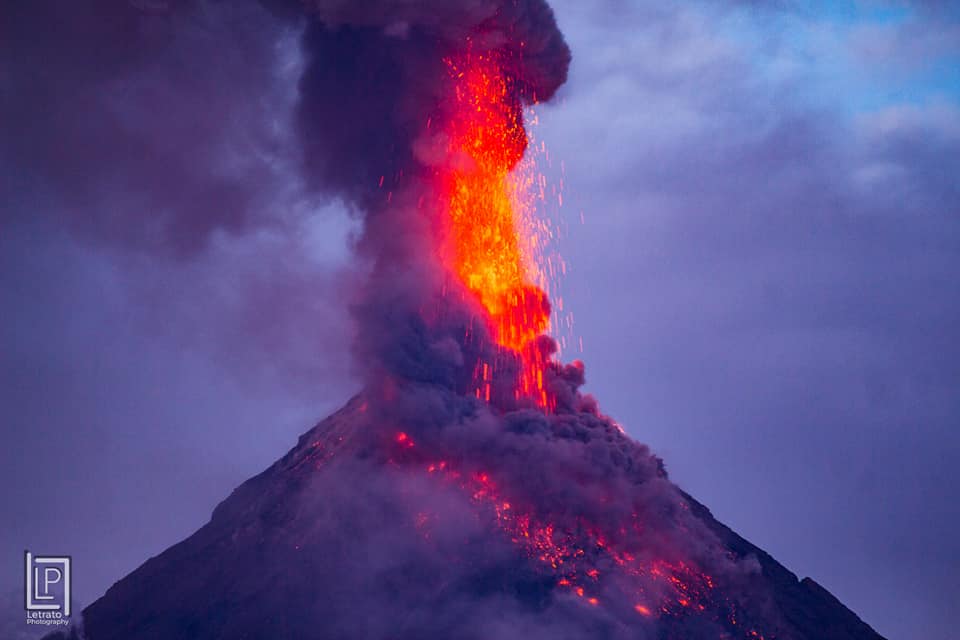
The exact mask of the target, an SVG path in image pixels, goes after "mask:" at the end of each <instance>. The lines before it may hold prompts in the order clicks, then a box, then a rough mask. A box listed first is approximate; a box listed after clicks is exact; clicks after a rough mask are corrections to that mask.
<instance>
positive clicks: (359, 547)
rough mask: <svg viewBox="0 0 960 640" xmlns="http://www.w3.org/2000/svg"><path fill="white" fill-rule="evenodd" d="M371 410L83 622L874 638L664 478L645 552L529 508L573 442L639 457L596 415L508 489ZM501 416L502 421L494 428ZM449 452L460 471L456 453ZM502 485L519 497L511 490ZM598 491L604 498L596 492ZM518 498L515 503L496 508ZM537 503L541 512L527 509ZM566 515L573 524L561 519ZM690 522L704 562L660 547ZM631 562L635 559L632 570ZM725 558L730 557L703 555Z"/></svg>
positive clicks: (237, 498)
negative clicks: (711, 543)
mask: <svg viewBox="0 0 960 640" xmlns="http://www.w3.org/2000/svg"><path fill="white" fill-rule="evenodd" d="M427 397H428V398H431V399H432V400H433V401H436V402H445V403H448V404H447V405H446V406H440V405H438V408H437V409H436V413H438V414H442V415H444V416H446V415H448V414H449V412H450V411H451V408H450V407H457V406H459V405H460V403H461V399H459V398H458V397H456V396H454V395H453V394H452V393H451V394H449V395H448V394H447V393H443V392H435V390H432V391H431V395H429V396H427ZM421 399H422V398H421ZM460 410H463V409H462V407H461V408H460V409H455V410H453V411H454V413H456V411H460ZM471 410H474V409H471ZM401 413H402V412H401ZM428 413H430V412H428ZM524 415H525V416H526V417H527V418H529V419H530V420H533V419H534V417H533V416H531V415H530V414H524ZM540 419H541V420H542V416H541V417H540ZM517 420H519V418H518V417H517V416H513V417H510V416H503V417H500V418H497V419H496V420H494V421H493V423H491V424H493V425H494V426H492V427H491V426H490V424H487V426H486V427H482V426H479V425H480V423H475V422H469V423H467V424H464V425H463V432H462V433H463V434H467V433H470V434H471V435H472V434H474V433H476V432H477V431H482V430H483V429H484V428H487V429H492V430H493V431H492V432H491V433H492V435H490V436H489V437H491V438H496V439H498V440H504V439H509V440H518V441H519V442H520V443H521V445H519V446H517V447H516V448H515V449H511V451H514V450H517V451H520V450H524V451H525V450H529V447H528V446H527V445H528V444H529V441H528V440H527V439H528V438H529V437H530V436H529V431H530V427H529V424H528V423H522V424H523V425H526V426H523V427H522V428H521V427H518V426H517V425H518V424H521V423H519V422H517ZM385 421H386V420H385V419H384V417H383V415H382V414H379V413H378V412H377V411H376V410H375V409H374V408H372V407H370V406H368V402H367V399H366V398H365V397H363V396H358V397H355V398H354V399H352V400H351V401H350V402H349V403H348V404H347V405H346V406H345V407H344V408H342V409H341V410H340V411H338V412H336V413H335V414H333V415H331V416H330V417H328V418H327V419H325V420H324V421H322V422H321V423H320V424H318V425H317V426H315V427H314V428H313V429H311V430H310V431H308V432H307V433H305V434H304V435H303V436H302V437H301V438H300V439H299V442H298V443H297V445H296V446H295V447H294V448H293V449H292V450H291V451H290V452H289V453H287V454H286V455H285V456H284V457H283V458H281V459H280V460H278V461H277V462H276V463H274V464H273V465H272V466H271V467H269V468H268V469H267V470H265V471H264V472H262V473H260V474H259V475H257V476H255V477H253V478H251V479H249V480H248V481H246V482H245V483H243V484H242V485H240V486H239V487H238V488H237V489H236V490H234V492H233V493H232V494H231V495H230V496H229V497H228V498H227V499H226V500H224V501H223V502H222V503H221V504H220V505H219V506H217V508H216V509H215V510H214V512H213V516H212V518H211V520H210V522H208V523H207V524H206V525H204V526H203V527H202V528H201V529H200V530H199V531H197V532H196V533H194V534H193V535H192V536H190V537H189V538H187V539H186V540H184V541H182V542H180V543H178V544H176V545H174V546H172V547H170V548H169V549H167V550H166V551H164V552H163V553H161V554H160V555H158V556H156V557H154V558H151V559H149V560H147V561H146V562H145V563H144V564H143V565H142V566H141V567H139V568H138V569H136V570H135V571H133V572H132V573H131V574H129V575H128V576H126V577H125V578H123V579H122V580H120V581H119V582H117V583H116V584H114V585H113V586H112V587H111V588H110V589H109V590H108V591H107V592H106V594H105V595H104V596H103V597H102V598H100V599H99V600H97V601H96V602H94V603H93V604H91V605H90V606H89V607H87V608H86V609H85V610H84V611H83V625H84V628H83V634H84V637H86V638H87V639H88V640H176V639H191V640H205V639H211V640H212V639H214V638H216V639H220V640H233V639H251V640H252V639H268V638H269V639H271V640H277V639H283V638H298V639H299V638H384V639H386V638H397V639H400V638H404V639H405V638H418V639H423V638H438V639H439V638H519V637H523V638H525V639H530V638H541V637H543V638H768V639H769V638H794V639H798V640H882V639H881V637H880V636H879V635H878V634H877V633H876V632H874V631H873V630H872V629H871V628H870V627H869V626H868V625H867V624H865V623H864V622H863V621H861V620H860V619H859V618H858V617H857V616H856V615H855V614H854V613H853V612H852V611H850V610H849V609H847V608H846V607H845V606H844V605H843V604H842V603H841V602H840V601H838V600H837V599H836V598H835V597H833V596H832V595H831V594H830V593H829V592H827V591H826V589H824V588H823V587H821V586H820V585H818V584H817V583H816V582H814V581H813V580H811V579H810V578H804V579H803V580H798V579H797V577H796V576H795V575H794V574H793V573H791V572H790V571H789V570H787V569H786V568H784V567H783V566H782V565H781V564H779V563H778V562H777V561H776V560H775V559H773V558H772V557H771V556H770V555H768V554H767V553H765V552H764V551H763V550H761V549H759V548H757V547H755V546H754V545H752V544H750V543H749V542H748V541H746V540H745V539H743V538H741V537H740V536H738V535H737V534H736V533H734V532H733V531H731V530H730V529H729V528H727V527H726V526H724V525H723V524H721V523H720V522H718V521H717V520H716V519H714V518H713V516H712V515H711V514H710V511H709V510H708V509H707V508H706V507H704V506H703V505H701V504H700V503H698V502H697V501H696V500H694V499H693V498H692V497H690V496H689V495H687V494H685V493H683V492H680V491H679V490H676V489H671V491H672V492H674V493H675V495H676V496H678V501H679V504H680V505H681V508H680V510H679V511H680V512H681V513H682V514H685V515H684V516H683V517H689V518H690V520H689V521H687V520H683V519H682V518H678V517H677V516H672V515H670V513H671V512H670V511H669V509H666V508H662V505H663V504H666V503H665V502H664V501H663V498H662V497H658V502H657V504H658V505H660V506H658V509H662V510H661V512H662V513H663V514H665V515H664V516H663V517H664V519H665V520H667V519H671V518H673V519H674V520H673V521H675V522H676V523H681V524H679V525H671V526H670V527H663V528H658V526H659V525H658V526H653V525H650V526H649V527H646V528H645V529H644V530H645V531H647V530H648V529H651V528H652V529H653V530H655V531H656V532H657V533H656V536H653V535H652V534H645V535H648V537H646V538H642V539H643V540H645V541H653V540H660V539H661V538H662V539H664V540H666V542H644V543H643V544H644V545H648V546H650V545H652V546H656V547H657V550H656V551H655V552H653V555H651V556H650V557H649V558H646V559H644V560H642V562H641V561H639V560H636V557H638V555H642V549H640V550H638V549H639V547H637V548H634V547H631V551H630V554H629V555H628V554H627V553H626V552H620V551H618V550H617V549H618V548H621V547H622V548H627V545H629V544H630V542H629V540H630V537H629V536H625V537H623V538H622V540H620V541H618V540H617V536H616V534H609V535H608V533H605V532H599V531H600V529H593V528H591V527H592V525H584V524H583V522H584V519H583V516H582V514H573V515H572V516H569V518H568V517H567V516H564V515H550V514H556V513H558V512H557V511H556V509H555V507H553V506H551V507H549V508H547V507H545V508H544V509H543V510H542V513H541V512H540V510H538V508H537V507H536V505H535V506H533V507H524V506H523V500H524V499H525V498H523V497H522V496H524V495H526V496H534V497H535V498H536V500H539V501H541V502H543V503H546V502H548V500H550V499H551V498H556V499H557V501H556V503H555V504H557V505H563V504H566V503H567V502H568V501H569V500H570V498H569V496H566V497H565V496H564V495H559V496H555V495H553V494H554V493H555V492H557V491H560V492H566V493H568V494H569V492H568V491H567V490H566V489H564V487H566V482H567V481H566V480H563V481H561V480H556V479H554V478H553V477H552V476H551V474H556V473H558V469H560V470H569V473H570V474H572V475H573V476H577V477H576V478H574V479H573V480H571V481H570V482H571V483H573V484H571V486H577V487H582V486H585V485H586V484H589V480H588V479H585V477H584V476H583V473H582V472H581V471H579V468H578V467H577V458H578V457H582V456H584V455H587V454H589V455H590V456H591V457H592V459H591V461H590V465H591V467H590V468H601V469H602V468H604V465H605V464H607V463H606V462H605V461H604V460H605V459H604V458H603V457H602V456H601V455H600V453H603V452H614V454H611V456H610V459H612V460H618V459H619V458H618V457H617V455H615V452H618V451H627V452H628V453H629V452H630V451H633V449H631V447H634V448H637V447H639V448H638V449H636V451H637V452H639V453H636V454H635V455H637V456H643V455H646V456H648V455H649V454H647V453H644V451H645V449H644V448H642V447H641V446H640V445H636V443H633V442H632V441H630V440H629V439H628V438H627V437H626V436H625V435H623V434H622V433H621V432H619V431H617V430H615V429H611V428H608V426H609V424H610V423H609V422H604V421H602V420H597V421H595V422H591V423H590V424H591V425H592V426H590V427H589V428H588V429H587V430H586V431H585V432H584V433H585V434H584V433H581V432H580V431H578V430H577V428H571V429H569V432H563V431H562V429H561V428H560V427H559V426H558V425H559V424H560V422H559V420H558V421H554V422H552V423H549V426H548V427H545V428H549V429H552V430H553V433H552V434H551V435H549V437H550V440H549V441H550V442H552V443H554V444H555V445H557V446H558V447H559V448H558V449H556V452H555V453H554V454H550V455H554V457H559V456H561V455H562V456H567V458H566V459H564V460H562V461H560V462H561V464H559V465H557V464H554V463H556V462H557V460H556V459H554V458H549V457H548V456H547V455H545V454H544V453H543V451H539V452H538V453H537V455H535V456H528V457H525V458H524V459H523V465H524V466H525V467H526V470H527V471H528V472H529V473H530V475H529V476H528V477H529V478H531V480H529V481H528V482H527V483H526V484H528V485H529V484H533V483H535V482H536V478H543V479H544V483H543V486H544V487H546V489H544V490H543V491H541V490H539V489H538V490H529V491H527V490H523V491H521V490H511V487H510V486H509V485H508V484H505V483H502V486H501V485H496V488H495V489H494V488H492V487H494V486H495V485H494V484H493V482H494V481H493V480H490V479H489V478H487V474H486V473H485V472H481V473H477V472H476V471H471V470H468V469H469V460H470V459H471V457H472V456H475V455H480V456H481V457H482V454H477V453H476V452H477V451H480V450H481V449H480V448H478V447H475V446H473V445H469V444H468V445H464V444H463V443H464V442H465V441H466V440H465V439H464V436H463V435H461V436H458V437H459V438H460V439H459V440H458V441H457V442H458V444H459V445H462V446H464V448H465V452H464V456H463V459H462V460H459V461H458V460H457V458H456V455H455V452H454V455H450V456H448V458H447V459H444V460H435V459H434V458H433V457H432V456H433V453H434V452H435V451H438V450H440V448H439V447H437V446H436V445H432V444H431V443H430V439H431V438H432V437H434V436H435V435H436V434H437V433H442V429H441V430H438V429H437V428H436V426H435V425H434V427H432V429H434V430H433V431H431V430H430V429H427V428H425V427H423V426H422V425H419V426H418V425H414V426H413V428H411V429H410V430H409V431H403V430H401V429H402V428H405V427H404V425H402V424H390V425H384V422H385ZM398 422H400V421H398ZM581 423H584V424H586V422H584V421H583V420H581ZM499 424H509V425H512V426H511V427H510V428H508V429H506V430H505V431H503V432H498V431H496V428H497V427H496V425H499ZM605 425H607V426H605ZM568 426H569V425H568ZM431 434H433V435H431ZM557 434H560V435H557ZM488 435H489V434H488ZM538 437H539V436H538ZM421 449H426V450H428V451H429V453H428V454H420V453H419V452H420V450H421ZM448 453H449V452H448ZM497 455H499V456H501V457H503V458H507V457H509V455H508V454H505V453H503V451H500V452H499V453H498V454H497ZM511 455H512V454H511ZM630 455H634V454H630ZM630 455H627V456H626V458H625V459H626V460H627V462H623V463H618V464H619V466H617V467H616V468H615V469H614V471H604V475H603V476H602V477H603V478H604V482H608V483H610V485H611V486H614V485H616V484H617V483H619V482H620V479H619V475H618V473H619V472H617V471H616V469H630V468H632V467H635V464H634V463H631V462H629V460H630V459H631V458H630ZM418 456H419V457H418ZM638 459H639V458H638ZM484 464H487V462H485V463H484ZM457 466H459V467H460V468H462V469H463V470H462V471H451V469H452V468H454V467H457ZM490 466H491V467H496V468H498V469H499V468H500V467H497V465H496V464H494V463H490ZM561 473H566V471H561ZM490 475H491V476H493V475H494V472H493V471H491V474H490ZM499 477H501V478H504V477H506V476H504V475H503V474H502V473H501V474H500V476H499ZM658 482H665V483H666V484H669V483H668V482H667V481H666V480H665V475H664V474H660V475H659V476H656V477H648V478H647V479H645V480H643V481H642V482H638V483H635V484H631V485H630V486H629V488H628V489H627V490H626V492H627V493H643V492H647V491H650V490H651V488H650V487H652V486H653V485H656V484H657V483H658ZM669 486H670V487H673V485H669ZM478 487H479V488H478ZM525 491H526V493H525ZM658 491H659V489H658ZM658 495H659V494H658ZM671 495H673V494H671ZM491 496H492V498H491ZM506 496H509V497H510V498H511V499H513V498H514V497H515V496H520V497H518V498H517V501H516V502H515V503H513V504H508V503H507V502H506V500H507V497H506ZM547 496H550V497H547ZM596 499H597V500H598V501H599V502H601V503H603V502H604V500H605V498H604V496H602V495H600V494H599V493H597V494H596ZM490 505H493V506H492V507H491V506H490ZM601 508H602V507H601ZM551 509H553V511H551ZM560 509H561V510H562V507H560ZM517 510H522V511H523V515H517V516H513V515H510V514H511V512H513V511H517ZM581 511H582V509H581ZM598 513H600V511H598ZM543 514H547V515H543ZM648 515H649V514H648ZM551 517H552V518H554V519H553V520H550V522H551V524H549V525H545V526H540V525H537V524H536V522H537V521H538V519H540V518H551ZM511 518H513V519H511ZM645 518H647V519H649V517H648V516H645ZM651 521H652V520H651ZM554 522H555V523H557V524H553V523H554ZM571 522H576V523H578V524H577V525H567V524H564V523H571ZM517 523H519V524H517ZM684 523H685V524H684ZM691 523H693V524H691ZM696 523H700V524H701V525H703V530H704V531H705V532H706V533H697V534H696V536H697V539H698V540H715V541H718V544H719V546H718V547H717V548H718V549H719V550H720V551H719V553H715V552H712V553H715V555H717V556H718V557H719V558H720V559H719V560H716V561H715V562H714V564H710V561H708V560H704V559H703V558H708V557H709V556H708V555H707V554H705V553H703V554H700V555H697V554H696V553H693V552H688V551H684V553H690V554H692V555H690V557H696V558H699V559H696V560H690V561H689V562H686V563H683V562H679V561H676V560H675V559H674V558H673V557H671V559H670V561H669V562H666V561H664V562H661V561H660V559H659V558H660V556H659V555H658V554H661V553H668V552H667V551H663V550H666V549H673V548H680V549H684V550H689V549H694V548H697V549H699V548H703V547H705V543H704V544H701V546H700V547H694V546H693V545H692V544H688V543H684V544H681V543H679V542H677V541H676V540H674V539H673V538H680V537H683V536H693V535H694V533H695V532H696V531H698V529H697V526H699V525H697V524H696ZM604 526H606V525H604ZM561 529H563V530H564V533H562V534H561V533H559V531H560V530H561ZM544 531H546V532H548V533H547V534H544ZM691 532H694V533H691ZM631 535H632V534H631ZM545 536H546V537H545ZM530 540H534V542H530ZM618 545H620V547H618ZM624 557H626V558H627V560H623V559H622V558H624ZM635 561H636V562H641V564H642V567H644V568H641V569H637V570H634V569H633V568H632V567H633V566H634V565H633V564H630V563H632V562H635ZM725 563H726V564H725ZM641 564H638V565H636V566H641ZM694 564H697V566H698V567H702V566H710V567H712V570H713V571H714V573H712V574H711V575H710V576H709V577H703V578H701V577H699V576H706V574H705V573H701V572H700V569H697V570H696V571H694V570H693V569H690V567H691V566H693V565H694ZM723 566H729V567H736V568H737V569H728V570H722V569H717V567H723ZM743 567H746V569H744V570H743V572H742V573H738V572H739V571H740V569H739V568H743ZM704 584H705V585H706V586H703V585H704ZM638 585H639V586H638ZM637 594H641V595H640V596H638V595H637ZM638 597H641V598H643V599H642V600H637V598H638ZM71 633H73V634H74V637H76V635H77V634H78V631H77V630H73V631H72V632H71ZM66 635H69V634H66ZM64 637H65V634H63V633H61V634H59V635H57V634H55V635H54V636H52V638H60V639H61V640H62V639H63V638H64Z"/></svg>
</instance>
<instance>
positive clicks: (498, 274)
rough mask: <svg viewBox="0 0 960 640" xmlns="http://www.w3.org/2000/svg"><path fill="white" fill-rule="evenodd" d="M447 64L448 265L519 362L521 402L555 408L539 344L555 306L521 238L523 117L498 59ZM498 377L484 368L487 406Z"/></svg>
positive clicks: (481, 385)
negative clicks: (517, 175) (518, 172)
mask: <svg viewBox="0 0 960 640" xmlns="http://www.w3.org/2000/svg"><path fill="white" fill-rule="evenodd" d="M446 62H447V65H448V69H449V71H450V74H451V79H452V84H453V103H454V104H453V106H454V109H453V116H452V117H451V118H450V121H449V122H448V123H447V128H446V133H447V137H448V139H449V144H450V149H449V151H450V156H451V158H452V160H451V162H450V164H449V167H448V168H447V170H446V171H445V172H444V175H442V176H441V180H442V183H443V189H444V193H445V194H446V197H447V201H448V207H449V220H448V223H449V224H448V227H447V229H446V236H447V237H446V241H447V242H446V244H447V246H446V250H445V252H444V253H445V257H446V261H447V264H448V267H449V268H450V270H451V271H452V272H453V273H454V274H456V275H457V277H458V278H459V279H460V280H461V282H462V283H463V284H464V285H465V286H466V288H467V289H468V290H469V291H470V292H471V293H472V294H473V295H475V296H476V297H477V299H478V300H479V301H480V303H481V304H482V306H483V308H484V309H485V310H486V312H487V316H488V318H487V320H488V324H489V328H490V330H491V332H492V334H493V336H494V339H495V340H496V342H497V344H498V345H500V346H501V347H503V348H505V349H509V350H511V351H513V352H516V353H517V354H519V356H520V359H521V362H522V370H521V372H520V377H519V380H518V384H517V396H518V397H520V396H521V395H522V396H526V397H531V398H533V399H534V400H536V401H537V403H538V404H540V405H541V406H542V407H545V408H549V407H550V406H551V404H552V400H551V399H550V398H549V396H548V394H547V391H546V389H545V386H544V381H543V374H544V370H545V368H546V364H547V356H546V355H544V354H543V353H542V351H541V350H539V349H537V347H536V343H535V339H536V338H537V337H538V336H539V335H541V334H542V333H544V332H545V331H546V330H547V328H548V327H549V322H550V304H549V302H548V300H547V295H546V293H545V292H544V291H543V290H542V289H541V288H540V287H539V286H537V285H536V284H535V282H536V281H537V280H538V279H539V280H542V278H537V277H536V276H537V275H538V274H537V273H536V270H537V265H536V259H535V256H534V255H531V254H532V253H533V247H535V245H536V241H535V239H534V238H525V237H523V235H522V232H521V229H523V226H522V225H521V224H520V222H521V217H522V216H524V215H530V212H529V211H525V209H526V208H528V207H529V206H530V205H529V199H527V198H524V197H522V193H520V191H521V190H522V189H523V183H522V181H517V180H514V179H513V176H512V173H511V172H512V171H513V170H514V168H515V167H516V166H517V164H518V162H520V160H521V159H522V158H523V154H524V151H525V150H526V147H527V134H526V131H525V130H524V127H523V111H522V108H521V105H520V103H519V101H518V100H517V99H516V97H515V95H514V93H513V92H512V91H511V87H510V82H511V79H510V78H509V77H508V76H507V75H505V74H504V72H503V69H502V65H501V64H500V63H499V62H498V60H497V59H496V58H495V57H493V56H491V55H476V56H470V55H468V56H465V57H464V58H463V59H462V60H449V59H448V60H447V61H446ZM492 373H493V372H492V366H491V365H490V364H489V363H480V364H479V365H478V367H477V375H476V381H477V388H476V393H477V396H478V397H484V398H485V399H487V400H489V394H490V380H491V376H492Z"/></svg>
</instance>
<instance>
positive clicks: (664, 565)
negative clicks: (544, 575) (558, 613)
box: [426, 461, 718, 617]
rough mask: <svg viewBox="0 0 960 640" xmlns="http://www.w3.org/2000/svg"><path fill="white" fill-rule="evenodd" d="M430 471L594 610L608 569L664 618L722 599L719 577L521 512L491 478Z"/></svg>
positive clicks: (586, 529) (646, 612)
mask: <svg viewBox="0 0 960 640" xmlns="http://www.w3.org/2000/svg"><path fill="white" fill-rule="evenodd" d="M426 469H427V471H428V472H429V473H432V474H436V473H438V472H442V476H441V478H442V479H443V480H445V481H447V482H451V483H453V484H455V485H457V486H459V487H460V488H461V489H462V490H464V491H465V492H467V493H468V495H470V497H471V498H472V500H473V501H474V503H476V504H477V505H478V506H479V507H481V508H483V509H484V510H487V512H488V513H490V515H491V516H492V517H493V519H494V520H495V522H496V524H497V526H498V527H499V528H500V529H501V531H503V533H504V534H505V535H507V536H508V537H509V539H510V540H511V541H512V542H513V543H514V544H515V545H517V546H518V547H519V548H520V549H521V551H522V552H523V553H524V555H526V556H528V557H529V558H531V559H532V560H535V561H537V562H539V563H540V564H542V565H543V566H545V567H546V568H547V569H548V570H549V571H551V572H552V573H553V574H554V575H556V576H557V583H556V584H557V586H558V587H561V588H564V589H568V590H569V591H570V592H571V593H572V594H573V595H575V596H577V597H579V598H582V599H583V600H584V601H585V602H586V603H587V604H589V605H592V606H600V604H601V600H600V599H599V598H598V597H597V594H598V593H599V591H598V588H599V587H598V585H599V584H600V583H601V580H602V577H603V573H604V572H602V571H600V569H598V567H603V566H606V567H608V569H605V571H615V572H617V573H619V574H620V575H624V576H627V577H628V578H632V580H630V582H632V583H633V584H634V585H635V586H634V588H635V592H634V593H633V596H634V597H636V598H637V600H640V601H642V602H656V605H655V606H656V610H657V611H658V612H659V613H658V615H660V616H676V615H680V614H682V612H683V610H684V609H687V608H689V607H690V606H691V605H696V607H697V609H698V610H699V611H704V610H705V609H706V608H707V605H709V604H711V603H712V602H713V600H714V598H715V597H718V596H717V594H715V593H714V590H715V584H714V581H713V578H712V577H711V576H709V575H708V574H706V573H704V572H702V571H700V570H699V569H697V568H695V567H694V566H692V565H691V564H689V563H685V562H681V561H674V562H668V561H666V560H640V559H638V558H637V557H635V556H634V555H633V554H631V553H629V552H626V551H622V550H618V549H617V548H616V547H615V545H611V544H610V543H608V542H607V541H606V538H605V536H604V535H603V534H602V533H601V532H600V531H598V530H597V529H596V528H595V527H592V526H591V525H590V524H589V523H585V522H580V523H578V525H577V527H576V528H577V529H578V532H577V533H574V532H571V531H565V530H563V529H561V528H560V527H558V526H557V525H556V524H554V523H551V522H549V521H545V520H542V519H541V518H538V517H536V516H535V515H533V514H532V513H528V512H525V511H523V510H521V509H520V508H518V505H517V504H516V503H515V502H514V501H507V500H504V496H503V495H502V493H501V490H500V488H499V487H498V486H497V484H496V483H495V482H494V481H493V479H492V478H491V477H490V475H489V474H487V473H483V472H479V473H473V474H462V473H460V472H459V471H457V470H455V469H453V468H451V466H450V464H449V463H447V462H446V461H441V462H435V463H430V464H428V465H427V466H426ZM634 609H635V610H636V611H637V613H639V614H641V615H643V616H646V617H650V616H653V610H652V609H651V608H650V607H648V606H647V605H646V604H637V605H636V606H635V607H634Z"/></svg>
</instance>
